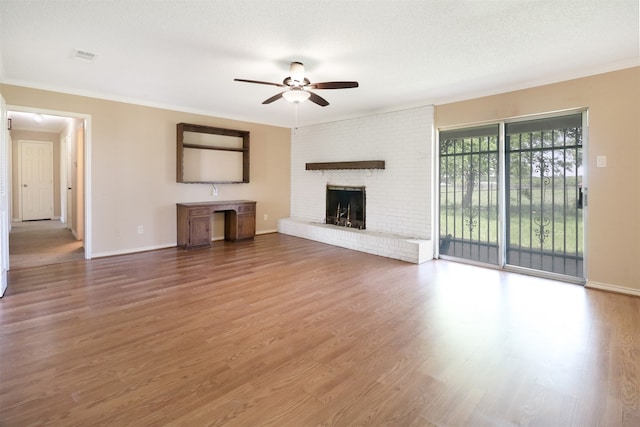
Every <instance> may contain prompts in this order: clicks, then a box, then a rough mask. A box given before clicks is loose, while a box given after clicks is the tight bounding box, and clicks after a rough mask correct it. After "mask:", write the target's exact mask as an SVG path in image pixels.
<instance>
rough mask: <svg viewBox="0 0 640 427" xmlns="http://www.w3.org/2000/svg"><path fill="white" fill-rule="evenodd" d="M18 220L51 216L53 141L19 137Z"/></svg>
mask: <svg viewBox="0 0 640 427" xmlns="http://www.w3.org/2000/svg"><path fill="white" fill-rule="evenodd" d="M20 165H21V169H20V170H21V172H20V190H21V201H22V220H23V221H30V220H36V219H51V218H52V217H53V144H52V143H51V142H49V141H20Z"/></svg>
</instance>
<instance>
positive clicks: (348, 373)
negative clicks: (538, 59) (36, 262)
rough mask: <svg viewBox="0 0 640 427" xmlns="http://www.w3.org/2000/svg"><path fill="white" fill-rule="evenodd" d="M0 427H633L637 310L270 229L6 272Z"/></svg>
mask: <svg viewBox="0 0 640 427" xmlns="http://www.w3.org/2000/svg"><path fill="white" fill-rule="evenodd" d="M0 324H1V327H0V388H1V390H0V424H1V425H2V426H25V425H47V424H50V425H65V426H90V425H104V424H109V425H127V426H134V425H135V426H147V425H166V424H170V425H186V426H200V425H233V426H258V425H273V426H316V425H335V426H352V425H361V424H367V425H391V426H424V425H427V426H429V425H443V426H461V425H473V426H475V425H478V426H509V425H539V426H591V425H593V426H599V425H602V426H605V425H606V426H619V425H621V426H622V425H627V426H638V425H640V298H637V297H631V296H625V295H618V294H612V293H606V292H601V291H595V290H588V289H584V288H583V287H581V286H577V285H570V284H564V283H558V282H553V281H549V280H544V279H539V278H532V277H527V276H521V275H515V274H510V273H505V272H499V271H494V270H487V269H482V268H477V267H473V266H468V265H461V264H454V263H450V262H446V261H434V262H428V263H425V264H422V265H413V264H407V263H403V262H400V261H395V260H391V259H386V258H380V257H376V256H373V255H367V254H363V253H359V252H353V251H349V250H346V249H341V248H337V247H333V246H328V245H324V244H321V243H316V242H312V241H308V240H304V239H299V238H296V237H291V236H286V235H280V234H270V235H262V236H257V237H256V239H255V240H254V241H252V242H237V243H228V242H216V243H214V247H213V248H211V249H203V250H195V251H189V252H187V251H183V250H182V249H177V248H171V249H166V250H159V251H154V252H148V253H142V254H135V255H127V256H118V257H111V258H102V259H95V260H91V261H76V262H71V263H65V264H56V265H50V266H44V267H34V268H26V269H20V270H16V271H10V272H9V288H8V290H7V293H6V296H5V297H4V298H3V299H2V300H1V301H0Z"/></svg>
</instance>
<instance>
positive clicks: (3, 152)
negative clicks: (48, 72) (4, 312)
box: [0, 95, 10, 297]
mask: <svg viewBox="0 0 640 427" xmlns="http://www.w3.org/2000/svg"><path fill="white" fill-rule="evenodd" d="M0 117H1V120H0V297H1V296H3V295H4V291H5V290H6V289H7V270H9V218H10V216H9V189H8V187H9V166H8V165H9V161H8V160H9V138H8V131H7V105H6V104H5V102H4V98H3V97H2V96H1V95H0Z"/></svg>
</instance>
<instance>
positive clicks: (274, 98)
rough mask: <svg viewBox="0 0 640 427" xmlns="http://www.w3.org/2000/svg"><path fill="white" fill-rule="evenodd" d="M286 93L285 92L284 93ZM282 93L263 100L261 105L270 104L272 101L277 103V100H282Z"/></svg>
mask: <svg viewBox="0 0 640 427" xmlns="http://www.w3.org/2000/svg"><path fill="white" fill-rule="evenodd" d="M285 92H286V91H285ZM283 93H284V92H280V93H279V94H277V95H273V96H272V97H271V98H268V99H265V100H264V101H262V103H263V104H271V103H272V102H273V101H277V100H278V99H280V98H282V94H283Z"/></svg>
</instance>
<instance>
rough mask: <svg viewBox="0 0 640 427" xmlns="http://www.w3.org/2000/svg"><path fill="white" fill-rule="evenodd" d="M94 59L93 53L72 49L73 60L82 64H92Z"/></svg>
mask: <svg viewBox="0 0 640 427" xmlns="http://www.w3.org/2000/svg"><path fill="white" fill-rule="evenodd" d="M95 57H96V54H95V53H91V52H87V51H86V50H80V49H73V59H77V60H78V61H84V62H92V61H93V60H94V59H95Z"/></svg>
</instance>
